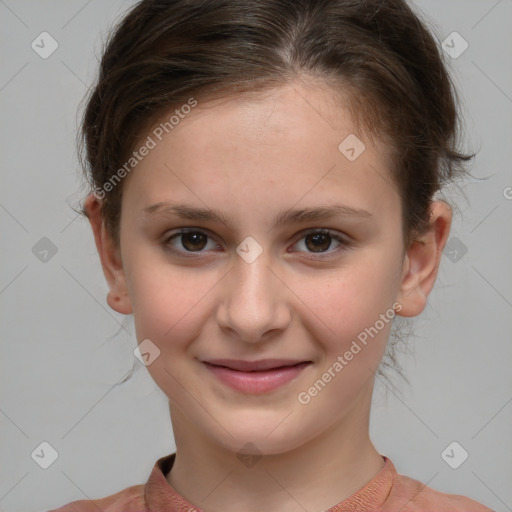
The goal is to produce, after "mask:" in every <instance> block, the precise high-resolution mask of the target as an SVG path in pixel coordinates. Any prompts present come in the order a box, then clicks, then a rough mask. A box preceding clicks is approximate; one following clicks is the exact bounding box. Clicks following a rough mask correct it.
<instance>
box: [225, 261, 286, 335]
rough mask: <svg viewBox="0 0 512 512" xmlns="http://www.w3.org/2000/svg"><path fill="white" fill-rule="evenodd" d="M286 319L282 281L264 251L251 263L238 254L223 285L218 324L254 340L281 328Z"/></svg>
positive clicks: (284, 324)
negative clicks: (226, 282)
mask: <svg viewBox="0 0 512 512" xmlns="http://www.w3.org/2000/svg"><path fill="white" fill-rule="evenodd" d="M280 285H281V286H280ZM289 319H290V315H289V312H288V309H287V304H286V297H285V294H283V290H282V284H281V283H280V281H279V279H277V278H276V276H275V275H274V274H273V272H272V271H271V261H270V258H269V257H268V256H267V254H265V253H262V254H260V255H259V256H258V257H256V258H255V259H254V260H253V261H250V262H249V261H247V260H246V259H244V258H243V256H238V255H237V256H236V258H235V261H234V268H233V269H232V271H231V272H230V277H229V283H228V284H227V285H226V287H225V288H224V294H223V300H222V304H221V306H220V314H219V324H220V325H221V327H223V328H227V329H229V330H231V331H234V332H236V334H237V337H238V338H240V339H241V340H243V341H253V342H257V341H259V340H261V338H262V337H263V335H264V334H265V333H266V332H269V331H275V330H278V329H283V328H284V327H285V326H286V325H287V322H289ZM265 339H266V338H265Z"/></svg>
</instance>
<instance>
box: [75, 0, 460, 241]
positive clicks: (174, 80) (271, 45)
mask: <svg viewBox="0 0 512 512" xmlns="http://www.w3.org/2000/svg"><path fill="white" fill-rule="evenodd" d="M300 76H313V77H315V78H317V79H321V80H324V81H325V82H326V83H327V82H328V83H329V84H331V85H333V87H334V86H337V87H338V88H339V89H340V92H341V93H342V94H347V92H348V93H349V96H350V99H351V100H352V107H353V110H354V112H355V114H356V117H359V118H361V120H362V122H363V123H364V125H365V126H366V128H367V131H368V132H373V133H374V134H376V135H377V137H378V138H379V139H380V140H388V141H391V148H390V155H391V158H390V162H391V169H390V171H391V175H392V178H393V180H394V182H395V184H396V186H397V187H398V190H399V192H400V196H401V198H402V212H403V229H404V238H405V240H406V243H409V241H410V239H411V237H412V236H413V235H414V234H415V233H421V232H422V231H424V230H425V228H426V226H427V223H428V207H429V205H430V202H431V201H432V199H433V196H434V194H435V193H436V192H437V191H438V190H440V188H441V186H442V185H443V184H444V182H445V181H447V180H451V179H452V178H454V177H455V176H456V175H458V174H460V173H461V172H463V170H464V169H463V165H462V164H463V162H464V161H466V160H468V159H469V158H470V157H468V156H466V155H464V154H461V153H460V152H458V151H457V150H456V148H455V145H456V135H457V111H456V101H455V91H454V88H453V86H452V83H451V80H450V77H449V75H448V73H447V70H446V69H445V66H444V64H443V60H442V57H441V55H440V50H439V47H438V44H436V41H435V40H434V38H433V37H432V35H431V34H430V32H429V31H428V29H427V28H426V27H425V25H424V24H423V23H422V22H421V21H420V20H419V18H418V17H417V16H416V15H415V14H414V13H413V11H412V10H411V8H410V7H409V6H408V5H407V4H406V2H405V1H403V0H244V1H243V2H241V1H239V0H142V1H141V2H139V3H138V4H136V5H135V6H134V7H133V8H132V9H131V10H130V11H129V12H128V14H127V15H126V16H125V17H124V18H123V19H122V21H121V23H120V24H119V25H118V26H117V28H116V29H115V31H113V32H112V33H111V35H110V37H109V39H108V41H107V44H106V48H105V50H104V53H103V58H102V60H101V65H100V72H99V78H98V81H97V83H96V85H95V87H94V88H93V89H92V90H91V93H90V96H89V98H88V101H87V105H86V109H85V112H84V116H83V121H82V126H81V134H80V137H81V138H80V146H81V148H80V149H81V153H80V154H81V161H82V164H83V167H84V168H85V169H88V175H89V178H90V181H91V185H92V187H93V189H96V190H98V189H101V190H102V196H103V197H102V198H103V201H102V214H103V216H104V219H105V222H106V226H107V229H108V230H109V231H110V233H111V235H112V236H113V237H114V239H115V240H116V242H117V243H118V242H119V233H118V230H119V218H120V211H121V198H122V182H121V183H119V184H118V185H117V186H112V187H105V185H106V184H107V182H108V181H109V179H110V180H111V178H112V176H113V175H114V174H115V172H116V170H118V169H119V168H120V167H121V166H122V165H123V163H124V162H125V161H126V159H127V158H129V155H130V153H131V152H132V151H133V149H134V145H135V144H136V142H137V141H138V140H139V139H140V137H141V136H143V135H144V134H145V133H147V132H146V130H147V129H148V127H149V126H151V124H152V123H154V122H155V121H156V120H158V119H159V118H161V117H162V115H163V114H164V113H165V112H168V111H170V109H172V108H175V107H176V106H180V105H183V104H186V103H187V102H190V99H191V97H193V98H208V97H212V96H214V95H215V96H219V95H220V96H222V95H225V96H227V95H231V94H234V93H237V92H242V91H248V90H252V91H258V90H263V89H265V88H269V87H273V86H277V85H283V84H284V83H287V82H289V80H291V79H293V78H296V77H300ZM340 142H341V141H340ZM107 190H108V193H107Z"/></svg>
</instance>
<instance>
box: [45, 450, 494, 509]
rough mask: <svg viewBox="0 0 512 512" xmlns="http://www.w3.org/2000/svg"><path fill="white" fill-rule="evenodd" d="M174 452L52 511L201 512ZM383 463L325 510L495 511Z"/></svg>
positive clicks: (386, 461) (387, 462) (391, 464)
mask: <svg viewBox="0 0 512 512" xmlns="http://www.w3.org/2000/svg"><path fill="white" fill-rule="evenodd" d="M174 456H175V454H171V455H167V456H165V457H162V458H160V459H158V460H157V461H156V463H155V465H154V466H153V470H152V471H151V474H150V475H149V479H148V481H147V482H146V483H145V484H144V485H134V486H132V487H128V488H127V489H125V490H123V491H120V492H118V493H116V494H113V495H111V496H108V497H106V498H102V499H98V500H92V501H90V500H80V501H74V502H72V503H69V504H68V505H65V506H63V507H61V508H58V509H54V510H53V511H49V512H98V511H101V512H200V511H201V509H199V508H196V507H194V506H193V505H191V504H190V503H189V502H188V501H186V500H185V499H184V498H183V497H182V496H180V495H179V494H178V493H177V492H176V491H175V490H174V489H173V488H172V487H171V486H170V485H169V483H168V482H167V480H166V479H165V475H166V474H167V473H168V472H169V471H170V469H171V468H172V465H173V463H174ZM383 458H384V460H385V465H384V467H383V468H382V469H381V470H380V472H379V473H378V474H377V475H376V476H375V477H374V478H373V479H372V480H371V481H370V482H368V483H367V484H366V485H365V486H364V487H362V488H361V489H359V491H357V492H356V493H355V494H353V495H352V496H350V497H349V498H347V499H346V500H343V501H342V502H341V503H338V504H337V505H335V506H334V507H331V508H330V509H329V510H328V511H326V512H492V510H491V509H490V508H487V507H484V506H483V505H481V504H479V503H477V502H476V501H473V500H471V499H469V498H465V497H464V496H459V495H456V494H445V493H441V492H438V491H434V490H433V489H431V488H430V487H426V486H425V485H423V484H422V483H421V482H418V481H417V480H413V479H412V478H408V477H406V476H402V475H399V474H398V473H397V472H396V469H395V466H394V465H393V463H392V462H391V461H390V460H389V459H388V458H387V457H383Z"/></svg>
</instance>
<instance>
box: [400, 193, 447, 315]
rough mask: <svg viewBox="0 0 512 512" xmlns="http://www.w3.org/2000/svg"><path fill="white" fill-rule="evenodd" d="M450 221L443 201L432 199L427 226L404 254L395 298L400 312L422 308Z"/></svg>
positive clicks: (414, 312) (411, 313) (414, 311)
mask: <svg viewBox="0 0 512 512" xmlns="http://www.w3.org/2000/svg"><path fill="white" fill-rule="evenodd" d="M451 222H452V210H451V208H450V206H449V205H448V204H446V203H445V202H444V201H434V202H432V203H431V205H430V219H429V229H428V231H427V232H426V233H425V234H424V235H421V236H419V237H418V238H416V239H415V240H414V241H413V242H412V243H411V245H410V246H409V248H408V249H407V252H406V255H405V258H404V264H403V268H402V277H401V285H400V289H399V293H398V298H397V301H398V302H399V303H400V304H401V305H402V309H401V310H400V311H399V312H398V311H397V314H399V315H400V316H417V315H419V314H420V313H421V312H422V311H423V310H424V309H425V306H426V305H427V296H428V294H429V293H430V291H431V290H432V288H433V287H434V283H435V280H436V276H437V271H438V270H439V264H440V263H441V257H442V255H443V249H444V246H445V245H446V242H447V240H448V235H449V234H450V226H451Z"/></svg>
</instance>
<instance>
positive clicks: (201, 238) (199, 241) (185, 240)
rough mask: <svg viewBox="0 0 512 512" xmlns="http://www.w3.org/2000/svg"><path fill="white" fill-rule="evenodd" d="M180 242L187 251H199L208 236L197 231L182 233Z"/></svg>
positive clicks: (203, 246)
mask: <svg viewBox="0 0 512 512" xmlns="http://www.w3.org/2000/svg"><path fill="white" fill-rule="evenodd" d="M180 236H181V244H182V245H183V247H184V248H185V249H186V250H187V251H200V250H202V249H204V248H205V246H206V242H207V241H208V237H207V236H206V235H205V234H204V233H200V232H199V231H196V232H192V233H182V234H181V235H180Z"/></svg>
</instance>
